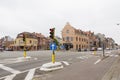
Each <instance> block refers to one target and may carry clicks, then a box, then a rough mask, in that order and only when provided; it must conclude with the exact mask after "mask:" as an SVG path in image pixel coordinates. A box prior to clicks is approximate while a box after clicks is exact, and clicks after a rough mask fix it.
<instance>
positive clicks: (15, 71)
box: [0, 64, 21, 74]
mask: <svg viewBox="0 0 120 80" xmlns="http://www.w3.org/2000/svg"><path fill="white" fill-rule="evenodd" d="M0 68H1V69H4V70H6V71H9V72H11V73H13V74H18V73H21V72H20V71H18V70H15V69H12V68H10V67H7V66H4V65H3V64H0Z"/></svg>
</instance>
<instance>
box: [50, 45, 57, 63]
mask: <svg viewBox="0 0 120 80" xmlns="http://www.w3.org/2000/svg"><path fill="white" fill-rule="evenodd" d="M56 49H57V46H56V44H55V43H51V44H50V50H52V51H53V53H52V63H55V50H56Z"/></svg>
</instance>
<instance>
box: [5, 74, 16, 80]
mask: <svg viewBox="0 0 120 80" xmlns="http://www.w3.org/2000/svg"><path fill="white" fill-rule="evenodd" d="M15 76H16V74H13V75H10V76H7V77H6V78H5V80H13V78H14V77H15Z"/></svg>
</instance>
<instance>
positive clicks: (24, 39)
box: [23, 33, 27, 58]
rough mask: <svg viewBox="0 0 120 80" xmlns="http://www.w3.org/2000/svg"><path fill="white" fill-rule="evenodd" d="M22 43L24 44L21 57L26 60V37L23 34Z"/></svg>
mask: <svg viewBox="0 0 120 80" xmlns="http://www.w3.org/2000/svg"><path fill="white" fill-rule="evenodd" d="M23 42H24V53H23V56H24V57H25V58H26V56H27V53H26V35H25V34H24V33H23Z"/></svg>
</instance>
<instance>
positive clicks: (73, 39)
mask: <svg viewBox="0 0 120 80" xmlns="http://www.w3.org/2000/svg"><path fill="white" fill-rule="evenodd" d="M93 35H94V33H92V32H91V31H88V32H85V31H82V30H80V29H75V28H74V27H72V26H71V25H70V24H69V23H67V24H66V25H65V26H64V28H63V30H62V44H63V45H64V46H65V48H66V49H67V50H69V49H73V50H79V49H81V50H87V49H90V47H91V46H90V41H91V40H90V38H91V37H92V36H93Z"/></svg>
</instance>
